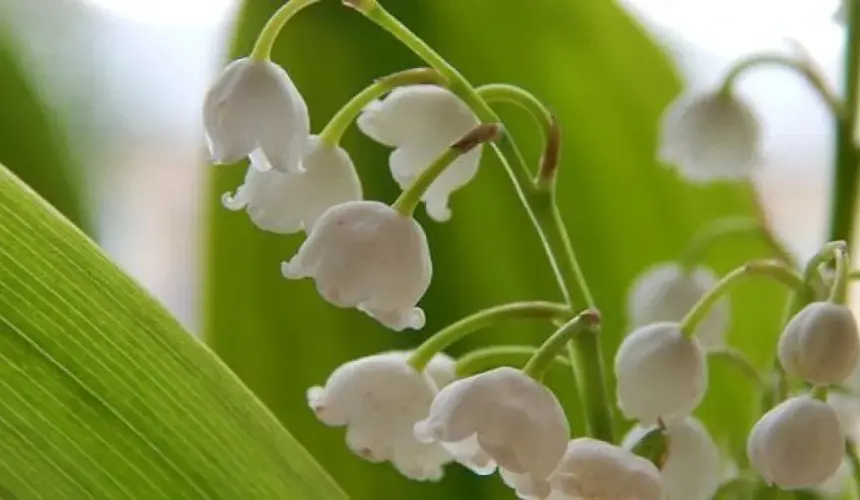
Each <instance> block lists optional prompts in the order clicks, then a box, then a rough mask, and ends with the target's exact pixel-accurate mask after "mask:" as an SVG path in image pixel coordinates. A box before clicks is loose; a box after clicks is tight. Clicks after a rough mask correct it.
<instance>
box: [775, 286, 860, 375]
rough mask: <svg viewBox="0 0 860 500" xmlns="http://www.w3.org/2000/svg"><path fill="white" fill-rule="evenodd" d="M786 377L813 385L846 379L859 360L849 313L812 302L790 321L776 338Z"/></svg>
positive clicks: (857, 335)
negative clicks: (792, 377)
mask: <svg viewBox="0 0 860 500" xmlns="http://www.w3.org/2000/svg"><path fill="white" fill-rule="evenodd" d="M778 353H779V362H780V363H781V364H782V367H783V368H784V369H785V371H786V373H788V374H790V375H793V376H796V377H800V378H802V379H804V380H806V381H807V382H810V383H812V384H816V385H829V384H836V383H839V382H842V381H843V380H845V379H846V378H848V377H849V376H850V375H851V373H852V372H853V371H854V369H855V367H856V366H857V361H858V359H860V332H858V330H857V321H856V320H855V319H854V313H852V312H851V309H849V308H847V307H845V306H843V305H840V304H833V303H830V302H813V303H811V304H809V305H807V306H806V307H804V308H803V309H802V310H801V311H800V312H798V313H797V314H795V315H794V317H793V318H791V321H789V322H788V324H787V325H786V326H785V330H783V332H782V335H781V336H780V338H779V348H778Z"/></svg>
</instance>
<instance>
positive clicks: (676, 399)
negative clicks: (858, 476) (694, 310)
mask: <svg viewBox="0 0 860 500" xmlns="http://www.w3.org/2000/svg"><path fill="white" fill-rule="evenodd" d="M615 377H616V379H617V381H618V383H617V397H618V407H619V408H620V409H621V411H622V413H624V415H625V416H627V417H628V418H631V419H635V420H639V421H640V422H641V423H643V424H645V425H652V424H656V423H657V420H658V419H663V420H664V421H668V420H670V419H673V418H684V417H686V416H688V415H690V413H692V411H693V410H694V409H695V408H696V407H697V406H698V405H699V403H700V402H701V401H702V398H703V397H704V395H705V391H706V389H707V387H708V370H707V362H706V359H705V355H704V353H703V352H702V349H701V348H700V347H699V344H698V342H697V341H696V340H695V339H690V338H687V337H685V336H684V335H683V334H682V333H681V329H680V326H679V325H678V323H653V324H651V325H647V326H643V327H641V328H639V329H637V330H634V331H633V332H632V333H631V334H630V335H628V336H627V337H626V338H625V339H624V341H622V342H621V346H620V347H619V348H618V351H617V352H616V354H615Z"/></svg>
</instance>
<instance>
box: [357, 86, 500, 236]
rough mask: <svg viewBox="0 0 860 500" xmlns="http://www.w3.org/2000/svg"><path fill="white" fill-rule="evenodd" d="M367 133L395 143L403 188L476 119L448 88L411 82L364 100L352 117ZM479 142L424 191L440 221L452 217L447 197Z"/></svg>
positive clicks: (472, 165)
mask: <svg viewBox="0 0 860 500" xmlns="http://www.w3.org/2000/svg"><path fill="white" fill-rule="evenodd" d="M356 123H357V124H358V128H359V129H361V131H362V132H364V134H365V135H367V136H368V137H370V138H371V139H373V140H375V141H377V142H379V143H382V144H384V145H386V146H390V147H393V148H395V150H394V151H393V152H392V153H391V158H390V167H391V174H392V176H393V177H394V180H395V181H397V183H398V184H399V185H400V187H401V188H402V189H406V188H407V187H408V186H410V185H412V183H413V182H414V181H415V178H416V177H417V176H418V174H420V173H421V172H422V171H424V169H426V168H427V167H429V166H430V164H431V163H432V162H433V160H435V159H436V158H437V157H439V155H441V154H442V153H443V152H444V151H445V149H446V148H448V147H449V146H450V145H451V144H453V143H455V142H456V141H458V140H459V139H461V138H462V137H463V136H464V135H465V134H466V133H467V132H469V131H471V130H472V129H474V128H475V127H476V126H477V125H478V124H479V123H480V121H479V120H478V118H477V117H476V116H475V114H474V113H473V112H472V111H471V110H470V109H469V107H468V106H466V104H465V103H464V102H463V101H462V100H460V98H459V97H457V96H456V95H454V94H453V93H452V92H451V91H449V90H447V89H444V88H442V87H438V86H435V85H411V86H406V87H399V88H396V89H394V90H393V91H391V93H390V94H388V95H387V96H386V97H385V98H384V99H381V100H377V101H374V102H372V103H371V104H369V105H368V106H367V107H366V108H365V109H364V111H363V112H362V114H361V116H360V117H359V118H358V120H357V122H356ZM482 149H483V148H482V147H476V148H474V149H473V150H471V151H469V152H468V153H466V154H464V155H463V156H461V157H460V158H458V159H457V160H455V161H454V163H452V164H451V165H450V166H448V168H446V169H445V171H444V172H442V175H440V176H439V177H438V178H437V179H436V180H435V181H434V182H433V184H431V185H430V187H429V189H427V191H426V192H425V193H424V196H423V197H422V201H423V202H424V205H425V208H426V210H427V214H428V215H429V216H430V217H431V218H432V219H433V220H436V221H439V222H443V221H446V220H448V219H449V218H450V217H451V210H450V208H449V207H448V198H449V197H450V196H451V193H453V192H454V191H456V190H457V189H459V188H461V187H463V186H464V185H466V184H467V183H468V182H469V181H470V180H472V178H473V177H474V176H475V174H476V173H477V172H478V165H479V163H480V162H481V150H482Z"/></svg>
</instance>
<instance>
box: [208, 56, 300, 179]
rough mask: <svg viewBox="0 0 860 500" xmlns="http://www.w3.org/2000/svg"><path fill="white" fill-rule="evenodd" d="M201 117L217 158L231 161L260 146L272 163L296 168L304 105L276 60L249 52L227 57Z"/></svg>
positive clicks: (282, 168) (280, 167)
mask: <svg viewBox="0 0 860 500" xmlns="http://www.w3.org/2000/svg"><path fill="white" fill-rule="evenodd" d="M203 121H204V125H205V128H206V136H207V141H208V143H209V146H210V150H211V151H210V153H211V155H212V157H213V159H214V160H215V161H217V162H220V163H235V162H237V161H239V160H240V159H242V158H243V157H245V156H247V155H249V154H251V152H252V151H253V150H255V149H257V148H260V150H261V151H262V154H263V155H264V156H265V158H266V162H268V163H270V164H271V165H272V166H273V167H274V168H276V169H278V170H280V171H281V172H299V171H300V161H301V158H302V155H303V151H304V149H303V148H304V146H305V142H306V141H307V138H308V135H309V130H310V122H309V118H308V111H307V106H306V104H305V102H304V100H303V99H302V96H301V94H299V92H298V90H297V89H296V88H295V85H293V82H292V80H290V77H289V75H287V73H286V71H284V69H283V68H281V67H280V66H278V65H276V64H274V63H272V62H270V61H255V60H251V59H247V58H245V59H239V60H236V61H233V62H232V63H230V64H229V65H228V66H227V68H226V69H225V70H224V73H223V74H222V75H221V77H220V78H219V79H218V80H217V81H216V83H215V84H214V85H213V87H212V88H211V89H210V91H209V92H208V93H207V96H206V100H205V102H204V106H203ZM264 163H265V162H260V165H263V164H264Z"/></svg>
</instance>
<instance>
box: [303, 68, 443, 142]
mask: <svg viewBox="0 0 860 500" xmlns="http://www.w3.org/2000/svg"><path fill="white" fill-rule="evenodd" d="M444 83H445V82H444V80H443V79H442V76H441V75H439V73H438V72H436V70H433V69H430V68H415V69H408V70H406V71H400V72H398V73H394V74H391V75H388V76H384V77H382V78H379V79H377V80H376V81H375V82H373V83H371V84H370V85H368V86H367V87H366V88H365V89H363V90H362V91H361V92H359V93H358V94H356V95H355V96H353V97H352V99H350V100H349V102H347V103H346V104H345V105H344V106H343V107H342V108H340V109H339V110H338V112H337V113H335V115H334V116H333V117H332V118H331V120H329V122H328V124H327V125H326V126H325V128H323V130H322V132H320V135H319V137H320V141H322V143H323V144H326V145H328V146H337V145H338V144H339V143H340V140H341V138H342V137H343V134H344V132H346V129H347V128H349V126H350V124H352V122H354V121H355V119H356V118H358V116H359V115H360V114H361V112H362V111H363V110H364V108H365V107H366V106H367V105H368V104H370V103H371V102H373V101H375V100H376V99H379V98H380V97H382V96H384V95H385V94H387V93H388V92H391V91H392V90H394V89H395V88H397V87H405V86H407V85H421V84H435V85H444Z"/></svg>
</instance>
